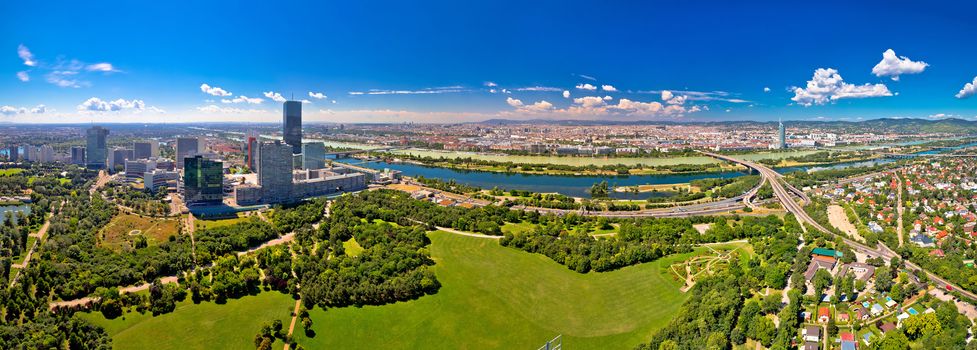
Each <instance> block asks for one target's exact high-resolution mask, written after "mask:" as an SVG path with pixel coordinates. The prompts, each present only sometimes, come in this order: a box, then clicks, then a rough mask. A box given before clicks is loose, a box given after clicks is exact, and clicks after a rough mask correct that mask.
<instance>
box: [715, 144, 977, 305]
mask: <svg viewBox="0 0 977 350" xmlns="http://www.w3.org/2000/svg"><path fill="white" fill-rule="evenodd" d="M702 154H704V155H707V156H710V157H713V158H716V159H720V160H725V161H728V162H733V163H737V164H741V165H743V166H746V167H748V168H751V169H753V170H756V171H757V172H759V173H760V175H762V176H763V177H764V178H766V179H767V181H769V182H770V185H771V187H772V188H773V192H774V196H776V197H777V199H778V200H780V202H781V204H782V205H783V206H784V209H786V210H787V211H788V212H790V213H792V214H794V217H796V218H797V220H798V221H799V222H800V223H801V224H802V225H803V224H808V225H810V226H811V227H813V228H815V229H817V230H818V231H821V232H823V233H825V234H828V235H834V232H832V231H830V230H828V229H826V228H825V227H824V226H822V225H821V224H820V223H818V222H817V221H814V219H813V218H811V216H810V215H808V214H807V212H805V211H804V208H803V207H801V205H799V204H797V202H795V201H794V199H793V198H791V192H790V191H796V189H793V188H792V187H791V188H792V190H788V189H787V188H785V187H784V184H783V183H781V177H782V175H780V174H779V173H777V172H776V171H774V170H773V169H770V168H768V167H767V166H765V165H763V164H759V163H754V162H750V161H745V160H740V159H736V158H733V157H730V156H726V155H722V154H716V153H711V152H702ZM787 186H790V185H789V184H788V185H787ZM802 198H806V196H805V197H802ZM841 239H842V240H843V241H844V242H845V244H847V245H848V246H850V247H851V248H852V250H855V251H856V252H859V253H862V254H865V255H868V256H872V257H881V258H883V259H884V260H886V261H890V260H892V258H894V257H897V256H899V254H898V253H896V252H895V251H893V250H892V249H891V248H889V247H887V246H885V244H883V243H881V242H879V243H878V246H877V247H876V248H870V247H868V246H866V245H864V244H861V243H859V242H856V241H853V240H851V239H848V238H847V237H841ZM903 264H904V266H905V267H906V268H908V269H911V270H918V271H922V272H923V273H925V274H926V276H927V277H929V280H930V281H931V282H932V283H933V285H935V286H936V287H939V288H943V289H948V287H949V289H950V290H954V291H956V292H958V293H960V294H961V295H963V296H965V297H967V298H970V299H972V300H977V294H974V293H971V292H969V291H966V290H963V289H961V288H960V287H959V286H955V285H953V284H951V283H950V282H949V281H947V280H945V279H943V278H942V277H940V276H938V275H936V274H934V273H932V272H929V271H926V270H924V269H923V268H922V267H920V266H919V265H916V264H915V263H913V262H912V261H909V260H906V259H903Z"/></svg>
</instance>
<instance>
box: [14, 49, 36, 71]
mask: <svg viewBox="0 0 977 350" xmlns="http://www.w3.org/2000/svg"><path fill="white" fill-rule="evenodd" d="M17 56H20V59H22V60H24V65H25V66H31V67H34V66H36V65H37V61H35V60H34V54H32V53H31V50H28V49H27V46H24V44H20V45H18V46H17Z"/></svg>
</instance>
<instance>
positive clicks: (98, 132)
mask: <svg viewBox="0 0 977 350" xmlns="http://www.w3.org/2000/svg"><path fill="white" fill-rule="evenodd" d="M86 136H87V140H86V141H87V147H86V148H85V149H86V151H87V155H86V156H85V159H86V161H87V162H88V163H87V164H88V165H87V166H88V168H89V169H105V162H106V161H107V160H108V158H109V148H108V146H106V144H105V140H106V139H107V138H108V136H109V129H106V128H103V127H101V126H93V127H91V128H90V129H88V131H87V132H86Z"/></svg>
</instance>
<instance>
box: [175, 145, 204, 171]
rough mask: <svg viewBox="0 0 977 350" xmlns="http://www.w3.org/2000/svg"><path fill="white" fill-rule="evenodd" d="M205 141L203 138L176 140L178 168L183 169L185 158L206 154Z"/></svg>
mask: <svg viewBox="0 0 977 350" xmlns="http://www.w3.org/2000/svg"><path fill="white" fill-rule="evenodd" d="M204 146H205V145H204V139H203V138H201V137H178V138H177V139H176V159H175V161H176V166H177V168H179V169H183V165H184V163H183V158H186V157H193V156H194V155H196V154H197V153H203V152H204Z"/></svg>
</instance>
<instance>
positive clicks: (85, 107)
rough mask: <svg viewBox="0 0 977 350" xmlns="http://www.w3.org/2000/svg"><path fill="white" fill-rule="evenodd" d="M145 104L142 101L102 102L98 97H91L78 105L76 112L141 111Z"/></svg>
mask: <svg viewBox="0 0 977 350" xmlns="http://www.w3.org/2000/svg"><path fill="white" fill-rule="evenodd" d="M145 108H146V103H145V102H143V101H142V100H125V99H121V98H120V99H117V100H115V101H103V100H102V99H100V98H98V97H92V98H89V99H88V100H85V102H82V103H81V104H80V105H78V110H79V111H83V112H118V111H121V110H125V109H134V110H140V111H141V110H143V109H145Z"/></svg>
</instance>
